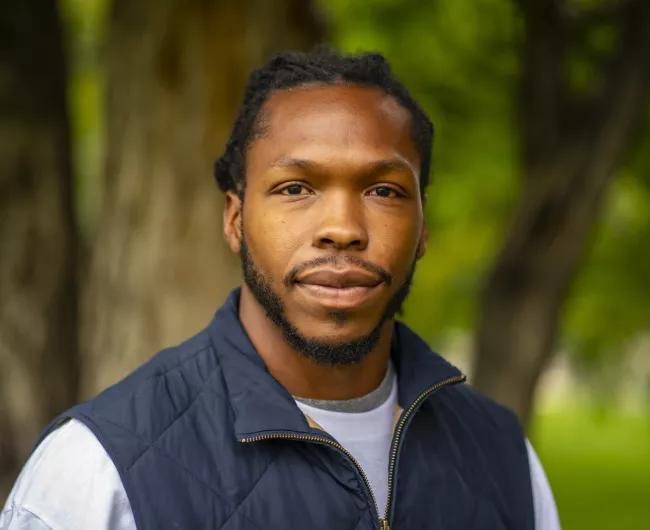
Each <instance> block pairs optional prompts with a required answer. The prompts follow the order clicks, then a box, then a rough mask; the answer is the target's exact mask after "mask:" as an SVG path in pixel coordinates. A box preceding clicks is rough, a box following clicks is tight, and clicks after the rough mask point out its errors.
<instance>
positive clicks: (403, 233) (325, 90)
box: [226, 86, 426, 364]
mask: <svg viewBox="0 0 650 530" xmlns="http://www.w3.org/2000/svg"><path fill="white" fill-rule="evenodd" d="M263 120H264V122H265V123H264V125H263V128H264V134H263V135H262V137H261V138H257V139H255V140H254V141H253V142H252V143H251V145H250V147H249V150H248V153H247V166H246V170H247V172H246V192H245V197H244V204H243V211H242V212H241V215H242V216H243V217H239V215H238V214H237V213H236V212H237V209H238V206H239V201H238V200H237V199H236V198H235V197H234V195H232V194H231V196H230V198H229V201H228V206H227V212H226V218H227V219H228V217H229V215H230V219H231V220H232V224H235V223H239V222H241V223H242V224H241V227H242V231H241V232H239V230H235V231H234V232H231V233H230V235H229V236H228V237H229V242H230V245H231V247H232V248H233V249H234V250H239V251H240V252H241V254H242V260H243V262H244V275H245V280H246V285H247V286H248V288H249V289H250V291H251V292H252V293H253V295H254V296H255V298H256V299H257V301H258V302H259V303H260V304H261V305H262V306H263V307H264V309H265V310H266V312H267V314H268V315H269V316H270V317H271V319H272V320H273V321H274V322H275V323H276V324H277V325H278V326H279V327H280V328H281V329H282V330H283V332H284V334H285V336H286V337H287V338H288V339H289V341H290V342H291V343H292V344H293V345H294V347H296V349H298V350H299V351H302V353H305V354H307V355H311V356H312V357H314V359H315V360H316V361H318V362H324V363H329V364H346V363H352V362H358V361H359V360H360V359H361V358H362V357H363V356H364V355H365V354H367V353H368V352H369V350H370V349H372V346H373V345H374V343H376V341H377V339H378V336H379V330H380V328H381V325H382V324H383V323H384V322H385V321H386V320H388V319H390V318H392V317H393V315H394V313H395V312H396V311H397V310H398V309H399V306H400V305H401V303H402V302H403V300H404V298H405V297H406V295H407V293H408V288H409V286H410V281H411V279H412V274H413V270H414V267H415V261H416V259H417V258H418V257H420V256H421V255H422V253H423V251H424V244H425V239H426V233H425V228H424V224H423V212H422V200H421V195H420V186H419V167H420V157H419V155H418V151H417V149H416V147H415V144H414V142H413V139H412V132H411V131H412V129H411V116H410V114H409V112H408V111H406V110H405V109H403V108H402V107H401V106H400V105H399V104H398V103H397V102H396V101H395V99H393V98H392V97H391V96H388V95H386V94H384V93H383V92H381V91H379V90H376V89H372V88H365V87H353V86H315V87H309V88H307V87H305V88H294V89H292V90H283V91H280V92H277V93H276V94H274V95H273V96H271V97H270V98H269V100H268V101H267V103H266V105H265V107H264V111H263Z"/></svg>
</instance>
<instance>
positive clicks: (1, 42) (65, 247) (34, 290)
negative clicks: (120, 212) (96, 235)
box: [0, 0, 78, 504]
mask: <svg viewBox="0 0 650 530" xmlns="http://www.w3.org/2000/svg"><path fill="white" fill-rule="evenodd" d="M0 11H1V12H2V18H1V19H0V256H1V259H0V499H2V498H3V497H4V494H6V493H7V492H8V489H9V486H10V484H11V483H12V482H13V480H14V479H15V475H16V472H17V470H18V468H19V466H20V465H22V463H24V461H25V459H26V458H27V456H28V455H29V453H30V452H31V450H32V448H33V444H34V442H35V441H36V439H37V436H38V435H39V433H40V431H41V430H42V429H43V428H44V427H45V425H46V424H47V423H48V422H49V421H51V420H52V419H54V417H55V416H56V414H58V413H60V412H61V411H62V410H64V409H66V408H68V407H69V406H71V405H72V404H73V402H74V400H75V399H76V394H77V386H78V376H77V353H78V352H77V340H76V333H77V298H76V290H77V289H76V285H77V265H76V260H77V237H76V228H75V223H74V211H73V178H72V171H71V155H70V148H69V140H70V138H69V124H68V117H67V110H66V65H65V60H64V52H63V42H62V36H61V25H60V21H59V19H58V13H57V9H56V2H54V1H52V0H50V1H43V0H9V1H7V2H5V3H3V5H2V8H1V9H0ZM0 504H1V502H0Z"/></svg>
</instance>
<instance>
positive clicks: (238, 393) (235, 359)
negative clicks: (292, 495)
mask: <svg viewBox="0 0 650 530" xmlns="http://www.w3.org/2000/svg"><path fill="white" fill-rule="evenodd" d="M239 296H240V289H235V290H234V291H232V292H231V293H230V296H229V297H228V299H227V300H226V303H225V304H224V305H223V306H222V307H221V308H220V309H219V310H218V311H217V314H216V315H215V317H214V319H213V320H212V322H211V324H210V326H209V328H208V331H209V334H210V338H211V340H212V343H213V345H214V349H215V351H216V355H217V357H218V358H219V363H220V366H221V369H222V371H223V377H224V385H225V388H226V390H227V392H228V394H229V401H230V404H231V407H232V411H233V416H234V418H233V419H234V429H235V433H236V435H237V438H238V439H239V440H243V439H245V438H251V437H253V436H256V435H262V434H272V433H280V432H284V433H295V434H309V433H310V432H311V431H312V427H311V426H310V425H309V423H308V420H307V419H306V418H305V416H304V415H303V414H302V412H301V411H300V409H299V408H298V407H297V405H296V404H295V402H294V400H293V397H292V396H291V394H290V393H289V392H288V391H287V390H286V389H285V388H284V387H283V386H282V385H281V384H280V383H279V382H278V381H277V380H276V379H275V378H274V377H273V376H272V375H271V374H270V373H269V371H268V370H267V368H266V364H265V363H264V361H263V360H262V358H261V357H260V356H259V355H258V353H257V351H256V350H255V348H254V347H253V344H252V343H251V341H250V339H249V337H248V335H247V333H246V331H245V330H244V327H243V326H242V325H241V322H240V321H239V316H238V312H239ZM391 355H392V358H393V362H394V364H395V368H396V371H397V377H398V392H399V394H398V400H399V404H400V405H401V406H402V407H403V408H408V407H409V406H410V405H411V403H413V402H414V401H415V400H416V399H417V398H418V397H419V396H420V395H421V394H422V393H423V392H425V391H426V390H427V389H428V388H430V387H432V386H434V385H436V384H439V383H441V382H442V381H445V380H447V379H450V378H452V377H456V376H459V375H461V373H460V371H459V370H458V369H457V368H455V367H454V366H452V365H451V364H450V363H448V362H447V361H445V360H444V359H443V358H442V357H440V356H439V355H438V354H436V353H433V352H432V351H431V350H430V349H429V347H428V345H427V344H426V343H425V342H424V341H423V340H422V339H421V338H420V337H418V336H417V335H416V334H415V333H413V332H412V331H411V330H410V329H408V328H407V327H406V326H405V325H404V324H401V323H399V322H396V323H395V329H394V332H393V342H392V352H391Z"/></svg>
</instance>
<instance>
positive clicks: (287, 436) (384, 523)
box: [240, 375, 467, 530]
mask: <svg viewBox="0 0 650 530" xmlns="http://www.w3.org/2000/svg"><path fill="white" fill-rule="evenodd" d="M466 379H467V378H466V377H465V376H464V375H459V376H456V377H452V378H450V379H446V380H445V381H441V382H440V383H438V384H437V385H434V386H432V387H429V388H427V389H426V390H425V391H424V392H422V393H421V394H420V395H419V396H418V397H417V399H416V400H415V401H414V402H413V403H412V404H411V406H410V407H409V408H408V409H407V410H406V412H404V413H403V414H402V418H401V420H400V421H399V423H398V424H397V428H396V429H395V437H394V439H393V447H392V450H391V456H390V465H389V468H388V498H387V500H386V510H385V512H384V518H383V519H382V518H379V505H378V504H377V499H376V497H375V494H374V493H373V491H372V487H371V486H370V481H369V480H368V477H367V476H366V474H365V472H364V471H363V469H361V466H360V465H359V462H357V460H356V459H355V458H354V457H353V456H352V454H350V452H349V451H347V450H346V449H345V447H343V446H342V445H341V444H339V443H337V442H335V441H334V440H331V439H329V438H326V437H325V436H313V435H311V434H293V433H268V434H260V435H258V436H251V437H250V438H242V439H241V440H240V441H241V443H253V442H259V441H261V440H272V439H284V440H297V441H303V442H315V443H322V444H326V445H331V446H332V447H334V448H335V449H337V450H338V451H340V452H341V453H343V454H344V455H345V456H347V457H348V459H349V460H350V462H352V464H354V467H356V468H357V471H358V472H359V475H360V476H361V478H362V479H363V481H364V483H365V485H366V489H367V490H368V492H369V493H370V497H372V502H373V504H374V505H375V510H376V513H377V517H378V518H379V528H380V530H390V525H389V524H388V517H389V512H390V502H391V495H392V489H393V475H394V474H395V467H396V464H397V450H398V448H399V442H400V439H401V436H402V431H403V430H404V427H405V425H406V422H407V420H408V418H409V416H410V415H411V414H412V413H413V412H414V411H415V410H416V409H417V408H418V405H419V404H420V403H421V402H422V400H423V399H424V398H426V397H427V396H429V394H431V393H432V392H435V391H436V390H438V389H440V388H442V387H444V386H447V385H453V384H457V383H462V382H464V381H465V380H466Z"/></svg>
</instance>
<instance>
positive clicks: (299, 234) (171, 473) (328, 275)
mask: <svg viewBox="0 0 650 530" xmlns="http://www.w3.org/2000/svg"><path fill="white" fill-rule="evenodd" d="M432 136H433V127H432V124H431V122H430V121H429V119H428V118H427V116H426V115H425V114H424V112H423V111H422V110H421V108H420V107H419V105H418V104H417V103H416V102H415V101H414V99H413V98H412V97H411V96H410V95H409V93H408V91H407V90H406V89H405V88H404V86H403V85H402V84H401V83H400V82H399V81H398V80H396V79H395V78H394V77H393V75H392V73H391V71H390V68H389V65H388V63H387V62H386V60H385V59H384V58H383V57H382V56H380V55H378V54H364V55H359V56H341V55H339V54H338V53H336V52H333V51H330V50H319V51H315V52H313V53H311V54H306V55H299V54H282V55H279V56H277V57H275V58H274V59H272V60H271V61H270V62H269V63H268V64H266V65H265V66H263V67H262V68H260V69H259V70H257V71H255V72H253V74H252V75H251V78H250V80H249V83H248V86H247V88H246V90H245V95H244V102H243V105H242V107H241V109H240V111H239V114H238V117H237V119H236V122H235V125H234V128H233V132H232V137H231V138H230V141H229V142H228V144H227V146H226V150H225V153H224V155H223V156H222V157H221V158H220V159H219V160H218V161H217V163H216V166H215V174H216V179H217V182H218V184H219V186H220V188H221V189H222V190H223V191H224V192H225V194H226V206H225V212H224V226H225V228H224V233H225V237H226V240H227V242H228V244H229V246H230V248H231V249H232V250H233V251H234V252H238V253H239V254H240V256H241V260H242V265H243V271H244V278H245V283H244V285H243V287H242V288H241V290H236V291H235V292H233V293H232V294H231V296H230V297H229V299H228V301H227V302H226V304H225V305H224V306H223V307H222V308H220V309H219V311H218V312H217V314H216V316H215V317H214V319H213V321H212V322H211V323H210V325H209V326H208V328H207V329H206V330H204V331H203V332H201V333H200V334H199V335H197V336H196V337H194V338H191V339H189V340H188V341H187V342H185V343H183V344H181V345H180V346H177V347H174V348H170V349H168V350H165V351H163V352H161V353H159V354H158V355H157V356H155V357H154V358H153V359H152V360H151V361H150V362H148V363H147V364H145V365H144V366H142V367H141V368H140V369H138V370H137V371H136V372H134V373H133V374H131V375H130V376H129V377H127V378H126V379H125V380H123V381H122V382H120V383H118V384H117V385H115V386H113V387H112V388H110V389H108V390H106V391H105V392H104V393H102V394H101V395H99V396H98V397H96V398H95V399H93V400H91V401H90V402H88V403H83V404H81V405H79V406H77V407H75V408H73V409H71V410H70V411H68V412H66V413H65V414H63V415H62V416H61V418H59V419H58V420H57V421H55V422H54V423H53V424H52V426H50V428H49V429H48V430H47V432H46V434H45V436H44V438H43V439H42V441H41V443H40V444H39V446H38V447H37V449H36V451H35V453H34V454H33V456H32V457H31V459H30V461H29V462H28V463H27V465H26V467H25V469H24V470H23V472H22V474H21V476H20V478H19V479H18V481H17V483H16V485H15V487H14V490H13V492H12V494H11V496H10V498H9V500H8V501H7V505H6V507H5V511H4V512H3V515H2V519H1V521H2V522H0V528H3V529H7V530H14V529H19V528H20V529H30V530H31V529H39V530H40V529H52V530H59V529H64V528H65V529H81V528H83V529H97V530H100V529H120V530H121V529H134V528H137V529H139V530H143V529H147V530H150V529H166V528H170V529H171V528H181V529H201V528H205V529H223V530H235V529H261V528H264V529H302V528H309V529H323V530H324V529H336V530H346V529H349V530H353V529H355V530H361V529H373V528H375V529H376V528H381V529H388V528H393V529H398V530H399V529H404V530H406V529H416V528H423V529H428V528H431V529H444V530H455V529H463V530H466V529H485V530H503V529H511V530H533V529H536V530H555V529H557V528H559V524H558V520H557V513H556V509H555V505H554V502H553V497H552V494H551V491H550V488H549V486H548V482H547V481H546V478H545V476H544V472H543V471H542V468H541V466H540V464H539V461H538V460H537V457H536V456H535V453H534V452H533V451H532V449H531V448H530V445H529V444H528V442H527V441H526V439H525V437H524V435H523V433H522V431H521V429H520V427H519V424H518V422H517V421H516V419H515V418H514V416H513V415H512V414H511V413H510V412H508V411H506V410H505V409H503V408H502V407H500V406H498V405H496V404H495V403H493V402H491V401H489V400H488V399H486V398H484V397H482V396H481V395H479V394H478V393H476V392H475V391H473V390H472V389H471V388H470V387H468V386H467V385H466V384H464V381H465V377H464V376H463V375H462V374H461V373H460V372H459V371H458V370H457V369H456V368H454V367H453V366H451V365H450V364H448V363H447V362H446V361H444V360H443V359H442V358H441V357H439V356H438V355H436V354H435V353H433V352H431V351H430V350H429V348H428V347H427V345H426V344H425V343H424V342H423V341H422V340H421V339H419V338H418V337H417V336H416V335H414V334H413V333H412V332H411V331H410V330H408V329H407V328H406V327H405V326H404V325H402V324H399V323H397V322H395V321H394V316H395V315H396V314H397V313H398V311H399V309H400V307H401V305H402V303H403V302H404V300H405V299H406V297H407V294H408V291H409V287H410V285H411V280H412V278H413V272H414V269H415V264H416V261H417V260H418V258H420V257H422V255H423V254H424V252H425V247H426V240H427V230H426V226H425V224H424V216H423V204H424V199H425V188H426V186H427V184H428V180H429V169H430V168H429V166H430V161H431V143H432ZM179 311H182V308H179Z"/></svg>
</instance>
